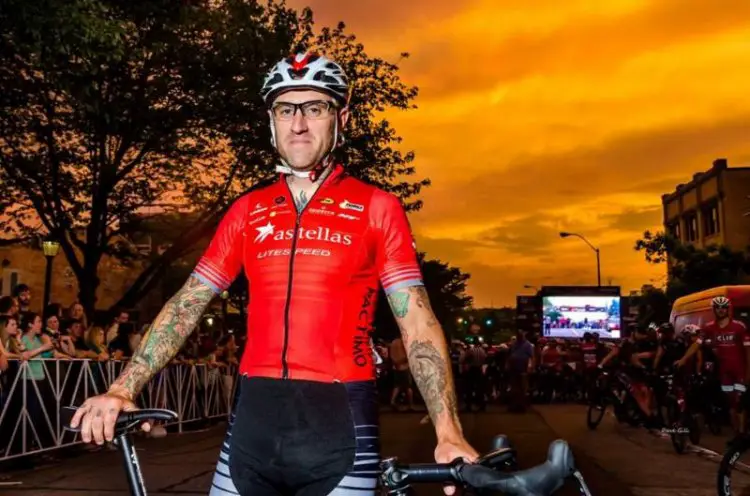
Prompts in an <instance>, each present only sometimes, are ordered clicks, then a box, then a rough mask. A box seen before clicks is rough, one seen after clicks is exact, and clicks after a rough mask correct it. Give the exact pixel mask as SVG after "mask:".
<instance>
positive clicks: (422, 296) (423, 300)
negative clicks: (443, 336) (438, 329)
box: [409, 286, 440, 327]
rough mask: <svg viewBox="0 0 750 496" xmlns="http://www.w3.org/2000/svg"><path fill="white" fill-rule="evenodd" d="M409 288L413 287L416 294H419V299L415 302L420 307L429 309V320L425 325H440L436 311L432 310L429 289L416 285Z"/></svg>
mask: <svg viewBox="0 0 750 496" xmlns="http://www.w3.org/2000/svg"><path fill="white" fill-rule="evenodd" d="M409 289H411V290H412V291H413V292H414V294H416V296H417V300H416V302H415V303H416V304H417V306H418V307H419V308H423V309H425V310H427V312H428V314H429V316H430V317H429V319H428V320H427V322H425V325H426V326H427V327H434V326H437V325H440V324H438V321H437V320H436V319H435V312H433V311H432V306H431V305H430V298H429V297H428V296H427V290H426V289H425V287H424V286H416V287H413V288H409Z"/></svg>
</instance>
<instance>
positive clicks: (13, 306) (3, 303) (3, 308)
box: [0, 296, 18, 317]
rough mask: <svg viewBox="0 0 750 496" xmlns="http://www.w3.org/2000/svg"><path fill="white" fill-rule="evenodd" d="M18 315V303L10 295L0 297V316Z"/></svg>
mask: <svg viewBox="0 0 750 496" xmlns="http://www.w3.org/2000/svg"><path fill="white" fill-rule="evenodd" d="M15 315H18V304H17V303H16V299H15V298H13V297H12V296H3V297H2V298H0V317H13V316H15Z"/></svg>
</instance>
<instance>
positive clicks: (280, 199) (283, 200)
mask: <svg viewBox="0 0 750 496" xmlns="http://www.w3.org/2000/svg"><path fill="white" fill-rule="evenodd" d="M273 201H274V203H275V204H276V205H281V204H282V203H286V196H283V195H282V196H277V197H276V198H274V200H273Z"/></svg>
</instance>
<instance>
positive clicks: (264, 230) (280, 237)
mask: <svg viewBox="0 0 750 496" xmlns="http://www.w3.org/2000/svg"><path fill="white" fill-rule="evenodd" d="M255 230H256V231H258V234H257V236H255V240H253V242H254V243H263V242H264V241H265V240H266V239H268V238H269V237H270V238H272V239H273V240H274V241H289V240H291V239H292V238H294V228H290V229H287V230H285V231H277V230H276V226H274V225H273V223H272V222H271V221H269V222H268V224H265V225H263V226H260V227H256V228H255ZM297 239H306V240H311V241H325V242H327V243H333V244H337V245H345V246H349V245H351V244H352V235H351V234H345V233H341V232H336V231H332V230H331V229H330V228H328V227H322V226H321V227H318V228H316V229H305V228H304V227H300V228H299V231H298V233H297Z"/></svg>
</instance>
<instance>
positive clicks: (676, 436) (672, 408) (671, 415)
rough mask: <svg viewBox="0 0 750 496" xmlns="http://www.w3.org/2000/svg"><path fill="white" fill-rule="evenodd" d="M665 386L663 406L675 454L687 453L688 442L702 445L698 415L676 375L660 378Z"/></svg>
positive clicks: (666, 375)
mask: <svg viewBox="0 0 750 496" xmlns="http://www.w3.org/2000/svg"><path fill="white" fill-rule="evenodd" d="M659 379H660V380H661V381H662V383H663V384H664V386H665V388H666V389H665V391H664V398H663V399H662V402H663V405H664V407H665V409H666V425H667V428H668V432H669V438H670V440H671V441H672V447H673V448H674V450H675V452H676V453H678V454H682V453H684V452H685V447H686V446H687V440H688V439H690V442H691V443H693V444H694V445H698V444H699V443H700V438H701V430H700V424H699V423H698V421H697V419H696V415H695V414H694V412H693V411H692V408H691V405H690V404H689V403H688V401H687V392H686V389H685V387H684V386H683V385H682V384H680V383H679V381H677V383H675V376H674V374H665V375H662V376H660V377H659Z"/></svg>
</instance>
